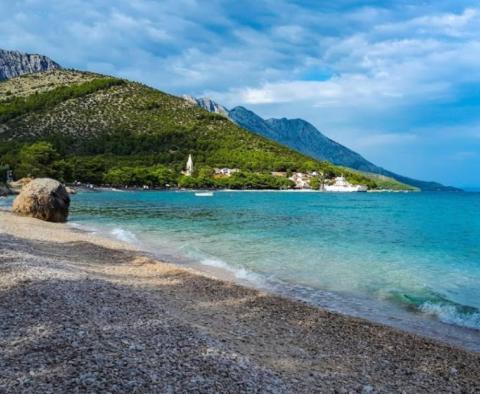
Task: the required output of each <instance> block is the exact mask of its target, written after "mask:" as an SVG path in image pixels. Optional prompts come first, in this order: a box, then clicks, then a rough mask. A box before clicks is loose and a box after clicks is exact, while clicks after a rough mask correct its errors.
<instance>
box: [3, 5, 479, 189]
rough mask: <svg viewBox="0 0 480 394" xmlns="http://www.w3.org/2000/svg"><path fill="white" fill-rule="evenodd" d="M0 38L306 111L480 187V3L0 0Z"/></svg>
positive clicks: (258, 106) (411, 162) (347, 136)
mask: <svg viewBox="0 0 480 394" xmlns="http://www.w3.org/2000/svg"><path fill="white" fill-rule="evenodd" d="M0 47H2V48H3V49H18V50H22V51H27V52H35V53H42V54H46V55H48V56H50V57H51V58H53V59H54V60H56V61H57V62H59V63H61V64H62V65H63V66H65V67H73V68H77V69H85V70H91V71H97V72H103V73H107V74H112V75H118V76H123V77H127V78H130V79H133V80H137V81H142V82H144V83H147V84H149V85H152V86H154V87H157V88H160V89H162V90H165V91H168V92H171V93H174V94H193V95H197V96H204V95H208V96H210V97H212V98H213V99H215V100H217V101H219V102H220V103H222V104H224V105H226V106H227V107H233V106H236V105H243V106H246V107H247V108H250V109H252V110H254V111H255V112H257V113H258V114H260V115H261V116H263V117H289V118H297V117H300V118H304V119H306V120H308V121H310V122H311V123H313V124H314V125H315V126H316V127H317V128H319V129H320V130H321V131H322V132H324V133H325V134H326V135H328V136H329V137H331V138H333V139H335V140H337V141H339V142H341V143H343V144H345V145H347V146H348V147H350V148H352V149H354V150H356V151H358V152H359V153H361V154H363V155H364V156H365V157H366V158H367V159H369V160H371V161H373V162H374V163H376V164H379V165H381V166H384V167H385V168H388V169H390V170H393V171H396V172H398V173H401V174H404V175H409V176H413V177H417V178H422V179H428V180H430V179H433V180H438V181H442V182H444V183H447V184H453V185H457V186H475V185H477V186H478V185H480V4H479V2H478V1H464V0H455V1H451V0H449V1H444V0H431V1H424V0H395V1H373V0H372V1H352V0H337V1H334V2H333V1H320V0H318V1H317V0H304V1H300V0H292V1H286V0H264V1H263V0H252V1H250V0H242V1H234V0H231V1H222V0H208V1H206V0H164V1H160V0H135V1H131V0H115V1H113V0H111V1H108V0H68V1H65V0H49V1H45V0H16V1H12V0H0Z"/></svg>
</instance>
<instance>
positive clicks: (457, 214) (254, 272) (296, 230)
mask: <svg viewBox="0 0 480 394" xmlns="http://www.w3.org/2000/svg"><path fill="white" fill-rule="evenodd" d="M71 221H72V222H73V223H74V225H76V226H81V227H82V228H84V229H89V230H93V231H98V232H101V233H103V234H107V235H109V236H113V237H116V238H119V239H121V240H123V241H127V242H133V243H136V244H138V245H139V246H140V247H142V248H144V249H145V250H148V251H149V252H151V253H154V254H156V255H157V256H158V257H160V258H164V259H168V260H171V261H172V260H173V261H175V262H177V263H179V264H186V265H190V266H191V265H194V266H197V267H202V266H203V267H205V268H206V269H208V268H213V269H216V270H217V271H218V269H220V271H219V272H225V273H227V274H228V275H229V276H231V277H235V278H236V279H237V280H239V281H241V282H246V283H249V284H251V285H254V286H257V287H261V288H266V289H270V290H272V291H276V292H280V293H282V294H287V295H290V296H293V297H298V298H302V299H304V300H307V301H309V302H311V303H314V304H316V305H320V306H323V307H327V308H330V309H332V310H336V311H340V312H343V313H348V314H351V315H356V316H362V317H366V318H369V319H372V320H376V321H380V322H383V323H387V324H391V325H394V326H398V327H401V328H406V329H411V330H413V331H416V332H421V333H424V334H427V335H431V336H434V337H442V338H444V339H450V340H452V341H453V342H457V343H458V342H463V343H464V344H465V345H466V346H468V347H471V348H475V349H477V350H480V193H408V194H405V193H385V194H371V193H368V194H367V193H353V194H323V193H289V192H216V193H215V195H214V196H213V197H196V196H195V195H194V193H192V192H101V193H95V192H92V193H80V194H78V195H76V196H74V197H73V202H72V216H71Z"/></svg>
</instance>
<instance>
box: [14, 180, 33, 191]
mask: <svg viewBox="0 0 480 394" xmlns="http://www.w3.org/2000/svg"><path fill="white" fill-rule="evenodd" d="M32 180H33V178H21V179H19V180H18V181H15V182H10V183H9V184H8V187H9V188H10V190H12V191H13V193H15V194H19V193H20V192H21V191H22V189H23V187H24V186H25V185H28V184H29V183H30V182H31V181H32Z"/></svg>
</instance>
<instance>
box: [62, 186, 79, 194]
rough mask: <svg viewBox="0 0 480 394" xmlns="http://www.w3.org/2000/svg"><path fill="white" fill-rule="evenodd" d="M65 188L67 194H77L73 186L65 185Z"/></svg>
mask: <svg viewBox="0 0 480 394" xmlns="http://www.w3.org/2000/svg"><path fill="white" fill-rule="evenodd" d="M65 190H66V191H67V193H68V194H70V195H72V194H77V191H76V190H75V189H74V188H73V187H69V186H66V187H65Z"/></svg>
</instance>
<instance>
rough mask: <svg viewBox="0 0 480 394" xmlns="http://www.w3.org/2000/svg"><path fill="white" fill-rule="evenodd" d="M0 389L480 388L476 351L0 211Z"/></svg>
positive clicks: (412, 390)
mask: <svg viewBox="0 0 480 394" xmlns="http://www.w3.org/2000/svg"><path fill="white" fill-rule="evenodd" d="M0 317H1V319H0V349H2V351H1V352H0V393H3V392H5V393H7V392H8V393H10V392H86V391H88V392H105V391H108V392H126V391H128V392H190V391H192V392H275V393H276V392H295V393H297V392H304V393H312V392H345V393H347V392H364V393H373V392H407V393H421V392H438V393H443V392H448V393H452V392H459V393H460V392H464V393H473V392H480V378H479V377H480V354H478V353H473V352H468V351H466V350H463V349H457V348H454V347H452V346H449V345H446V344H442V343H440V342H437V341H433V340H430V339H425V338H422V337H419V336H415V335H413V334H409V333H405V332H402V331H398V330H395V329H393V328H389V327H385V326H382V325H378V324H375V323H371V322H369V321H366V320H362V319H357V318H352V317H348V316H343V315H339V314H335V313H331V312H328V311H325V310H322V309H319V308H315V307H312V306H309V305H307V304H305V303H302V302H299V301H294V300H289V299H286V298H282V297H279V296H275V295H269V294H267V293H264V292H261V291H258V290H254V289H250V288H247V287H242V286H239V285H237V284H234V283H231V282H228V281H220V280H217V279H214V278H211V277H208V276H205V275H200V274H198V273H196V272H195V271H193V270H188V269H180V268H178V267H177V266H174V265H172V264H168V263H165V262H160V261H156V260H153V259H152V258H151V257H149V256H146V255H144V254H142V253H141V252H140V251H137V250H135V249H134V248H133V247H132V246H130V245H127V244H123V243H120V242H116V241H112V240H108V239H102V238H100V237H98V236H94V235H92V234H89V233H84V232H80V231H76V230H73V229H71V228H70V227H68V226H66V225H62V224H51V223H45V222H41V221H38V220H35V219H29V218H22V217H16V216H13V215H12V214H10V213H8V212H0Z"/></svg>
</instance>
